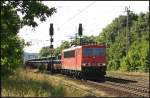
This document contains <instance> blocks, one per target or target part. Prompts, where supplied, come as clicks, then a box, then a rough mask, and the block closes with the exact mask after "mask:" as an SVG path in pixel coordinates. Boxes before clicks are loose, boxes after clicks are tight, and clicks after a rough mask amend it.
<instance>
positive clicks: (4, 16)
mask: <svg viewBox="0 0 150 98" xmlns="http://www.w3.org/2000/svg"><path fill="white" fill-rule="evenodd" d="M39 9H40V10H39ZM54 12H56V9H55V8H48V7H47V6H45V5H43V4H42V3H41V2H40V1H1V69H2V70H1V76H4V75H5V74H7V73H9V72H12V71H13V70H14V69H16V68H17V67H18V66H19V65H21V63H22V55H23V47H24V45H25V43H24V41H23V40H22V39H21V38H19V37H18V36H17V33H18V32H19V29H20V28H22V27H23V26H25V25H28V26H32V27H36V26H38V24H37V23H36V22H35V17H36V18H39V19H40V21H45V20H46V18H47V17H49V16H51V15H52V14H53V13H54ZM18 14H22V17H19V15H18Z"/></svg>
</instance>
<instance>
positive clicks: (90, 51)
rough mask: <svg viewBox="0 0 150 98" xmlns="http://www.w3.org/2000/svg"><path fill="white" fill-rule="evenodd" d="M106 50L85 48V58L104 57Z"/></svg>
mask: <svg viewBox="0 0 150 98" xmlns="http://www.w3.org/2000/svg"><path fill="white" fill-rule="evenodd" d="M104 55H105V48H84V49H83V56H104Z"/></svg>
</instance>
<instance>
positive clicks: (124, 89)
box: [59, 75, 149, 97]
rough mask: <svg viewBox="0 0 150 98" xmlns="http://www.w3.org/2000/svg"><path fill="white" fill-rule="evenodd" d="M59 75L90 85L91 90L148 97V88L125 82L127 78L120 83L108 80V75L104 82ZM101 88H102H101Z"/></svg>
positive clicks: (126, 95)
mask: <svg viewBox="0 0 150 98" xmlns="http://www.w3.org/2000/svg"><path fill="white" fill-rule="evenodd" d="M59 76H63V77H64V76H65V77H66V79H67V80H72V81H76V82H78V83H82V84H86V85H88V86H90V87H93V88H94V89H93V90H105V91H108V92H111V94H113V93H114V95H115V94H118V95H117V96H119V97H120V96H123V97H131V96H133V97H149V88H148V87H144V86H142V85H138V84H136V83H135V84H134V83H126V82H125V81H127V80H124V82H123V80H122V83H116V82H115V80H114V81H109V79H108V78H109V77H107V78H106V81H105V82H97V81H91V80H87V81H82V80H79V79H73V78H71V77H68V76H66V75H59ZM102 88H103V89H102Z"/></svg>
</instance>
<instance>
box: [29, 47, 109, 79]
mask: <svg viewBox="0 0 150 98" xmlns="http://www.w3.org/2000/svg"><path fill="white" fill-rule="evenodd" d="M59 58H60V59H59V60H56V58H53V60H51V58H45V59H39V60H38V59H36V60H28V61H27V62H26V65H27V66H36V65H37V64H38V63H43V65H46V66H47V69H48V70H50V71H52V72H59V73H62V74H66V75H72V76H75V77H79V78H83V79H101V78H104V76H105V74H106V65H107V59H106V46H105V45H95V44H92V45H80V46H74V47H71V48H68V49H64V50H62V52H61V56H60V57H59ZM48 66H49V67H48Z"/></svg>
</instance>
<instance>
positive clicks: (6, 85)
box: [1, 69, 91, 97]
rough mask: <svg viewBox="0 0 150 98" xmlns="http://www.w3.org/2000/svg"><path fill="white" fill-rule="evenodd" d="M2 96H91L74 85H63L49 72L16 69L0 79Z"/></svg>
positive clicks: (60, 80)
mask: <svg viewBox="0 0 150 98" xmlns="http://www.w3.org/2000/svg"><path fill="white" fill-rule="evenodd" d="M1 96H2V97H12V96H13V97H64V96H65V97H66V96H67V97H81V96H83V97H85V96H91V94H89V93H88V92H85V91H83V90H80V89H76V88H75V87H67V86H64V84H63V82H62V79H56V77H55V76H51V75H49V74H45V73H40V72H37V71H36V72H33V70H28V69H18V70H16V72H15V74H13V75H11V76H9V77H7V78H5V79H2V80H1Z"/></svg>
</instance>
